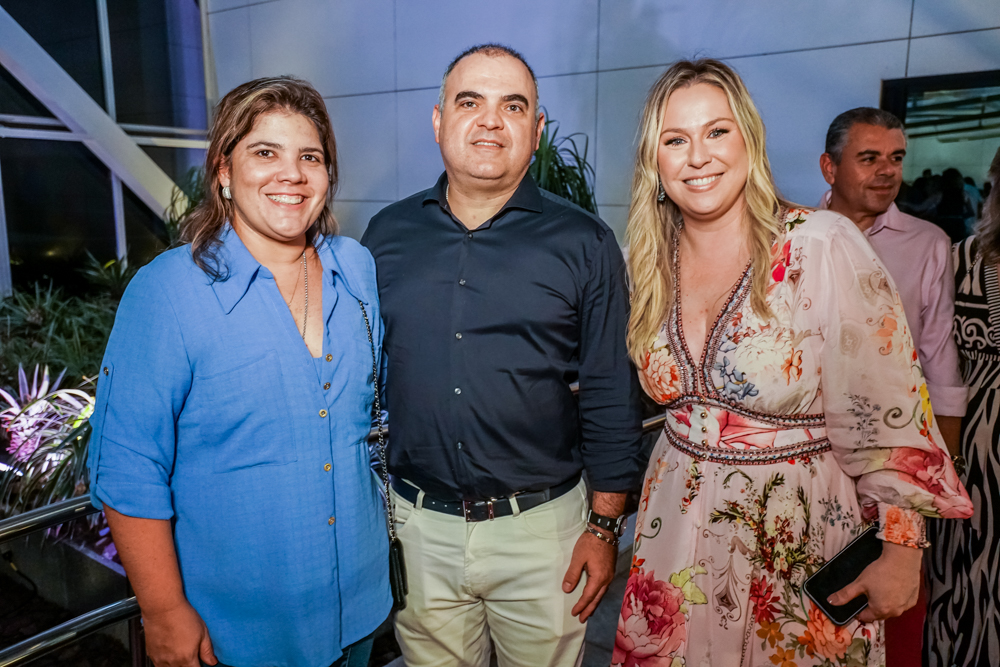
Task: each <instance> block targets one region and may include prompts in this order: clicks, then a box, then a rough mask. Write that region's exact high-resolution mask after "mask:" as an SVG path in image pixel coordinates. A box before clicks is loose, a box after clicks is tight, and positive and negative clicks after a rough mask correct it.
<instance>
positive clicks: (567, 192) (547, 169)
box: [528, 114, 597, 213]
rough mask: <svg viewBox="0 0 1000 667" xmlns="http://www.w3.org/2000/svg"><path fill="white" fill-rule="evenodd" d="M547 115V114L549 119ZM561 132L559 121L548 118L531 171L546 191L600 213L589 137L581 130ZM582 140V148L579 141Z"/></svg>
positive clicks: (536, 181)
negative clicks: (595, 192) (590, 158)
mask: <svg viewBox="0 0 1000 667" xmlns="http://www.w3.org/2000/svg"><path fill="white" fill-rule="evenodd" d="M547 117H548V114H546V118H547ZM558 135H559V121H555V120H546V121H545V128H544V129H543V130H542V139H541V141H540V142H539V144H538V150H536V151H535V160H534V162H532V163H531V167H529V168H528V173H529V174H531V177H532V178H534V179H535V183H537V184H538V187H540V188H542V189H543V190H548V191H549V192H551V193H552V194H556V195H559V196H560V197H563V198H565V199H568V200H569V201H571V202H573V203H574V204H576V205H577V206H579V207H580V208H582V209H585V210H587V211H590V212H591V213H597V200H596V199H595V197H594V167H593V166H592V165H591V164H590V163H589V162H587V150H588V148H589V146H590V140H589V139H588V138H587V135H585V134H583V133H582V132H575V133H573V134H571V135H569V136H566V137H560V136H558ZM578 140H579V141H581V142H582V143H583V150H582V151H581V150H580V144H578V143H577V141H578Z"/></svg>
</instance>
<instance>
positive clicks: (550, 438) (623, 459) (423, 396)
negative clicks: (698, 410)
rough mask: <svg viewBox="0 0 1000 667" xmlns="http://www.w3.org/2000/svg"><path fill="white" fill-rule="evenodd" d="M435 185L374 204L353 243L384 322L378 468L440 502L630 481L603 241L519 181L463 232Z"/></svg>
mask: <svg viewBox="0 0 1000 667" xmlns="http://www.w3.org/2000/svg"><path fill="white" fill-rule="evenodd" d="M446 183H447V176H446V175H442V176H441V178H440V179H439V180H438V182H437V185H436V186H435V187H433V188H431V189H430V190H427V191H425V192H421V193H419V194H416V195H414V196H412V197H410V198H408V199H404V200H403V201H400V202H397V203H395V204H393V205H391V206H388V207H386V208H385V209H383V210H382V211H381V212H379V213H378V214H377V215H376V216H375V217H374V218H372V220H371V222H370V223H369V225H368V230H367V231H366V232H365V235H364V238H363V239H362V241H361V242H362V244H364V245H365V246H367V247H368V249H369V250H370V251H371V253H372V255H373V256H374V257H375V264H376V268H377V274H378V288H379V298H380V301H381V304H382V317H383V319H384V321H385V327H386V329H385V331H386V333H385V341H384V346H385V347H384V349H385V351H386V354H387V355H388V383H387V394H388V397H387V400H388V407H389V421H390V423H391V439H390V443H389V448H388V455H389V471H390V472H391V473H392V474H393V475H397V476H400V477H402V478H404V479H407V480H409V481H410V482H412V483H414V484H416V485H417V486H419V487H420V488H421V489H423V490H424V491H425V492H426V493H428V494H430V495H432V496H435V497H439V498H444V499H460V498H466V499H483V498H489V497H501V496H508V495H511V494H513V493H516V492H520V491H537V490H541V489H545V488H548V487H551V486H554V485H557V484H559V483H561V482H564V481H567V480H569V479H571V478H574V477H576V476H579V474H580V471H581V470H582V469H586V470H587V475H588V478H589V480H590V483H591V486H592V487H593V488H594V489H595V490H597V491H606V492H622V491H627V490H629V489H631V488H632V487H633V485H634V484H635V483H636V481H637V478H638V476H639V474H641V472H642V469H643V467H644V463H645V462H644V461H642V460H641V455H640V451H639V440H640V435H641V417H640V412H639V403H638V380H637V377H636V374H635V370H634V368H633V367H632V365H631V363H630V361H629V357H628V353H627V351H626V346H625V334H626V326H627V322H628V312H629V303H628V292H627V288H626V283H625V268H624V262H623V258H622V253H621V249H620V248H619V247H618V243H617V242H616V240H615V236H614V234H613V233H612V232H611V230H610V229H609V228H608V227H607V225H605V224H604V223H603V222H602V221H601V220H600V219H599V218H597V217H596V216H594V215H591V214H590V213H587V212H585V211H583V210H582V209H580V208H578V207H576V206H574V205H572V204H570V203H569V202H567V201H566V200H564V199H562V198H560V197H557V196H555V195H552V194H550V193H547V192H543V191H541V190H539V189H538V187H537V186H536V185H535V183H534V181H533V180H532V179H531V177H530V176H526V177H525V178H524V180H523V181H522V182H521V184H520V186H518V189H517V190H516V191H515V193H514V194H513V196H512V197H511V198H510V200H509V201H508V202H507V203H506V204H505V205H504V206H503V208H502V209H501V210H500V211H499V212H498V213H497V214H496V215H495V216H493V218H491V219H490V220H488V221H487V222H485V223H484V224H482V225H481V226H480V227H478V228H476V229H474V230H469V229H467V228H466V227H465V226H464V225H463V224H462V223H461V222H460V221H459V220H458V219H457V218H455V217H454V216H453V215H452V214H451V212H450V210H449V207H448V204H447V201H446V197H445V185H446ZM576 381H579V383H580V393H579V402H578V401H577V399H576V398H574V396H573V394H572V391H571V389H570V383H572V382H576Z"/></svg>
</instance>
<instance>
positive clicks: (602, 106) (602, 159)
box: [597, 67, 663, 211]
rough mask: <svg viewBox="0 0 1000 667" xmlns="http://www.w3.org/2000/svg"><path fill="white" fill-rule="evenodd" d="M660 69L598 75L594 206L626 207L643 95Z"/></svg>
mask: <svg viewBox="0 0 1000 667" xmlns="http://www.w3.org/2000/svg"><path fill="white" fill-rule="evenodd" d="M661 74H663V68H660V67H646V68H642V69H629V70H620V71H617V72H601V73H600V74H599V75H598V96H597V204H598V206H600V207H601V210H602V211H603V210H604V206H605V205H606V204H619V205H624V206H627V205H628V203H629V187H630V186H631V183H632V169H633V166H634V163H635V149H636V142H635V138H636V128H638V127H639V120H640V118H641V115H642V106H643V104H644V103H645V101H646V93H647V92H648V91H649V88H650V87H651V86H652V85H653V82H654V81H656V79H657V78H658V77H659V76H660V75H661Z"/></svg>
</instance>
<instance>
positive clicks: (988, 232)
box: [976, 148, 1000, 264]
mask: <svg viewBox="0 0 1000 667" xmlns="http://www.w3.org/2000/svg"><path fill="white" fill-rule="evenodd" d="M987 178H989V180H990V182H991V183H992V184H993V187H992V188H991V189H990V195H989V196H988V197H987V198H986V201H985V202H983V219H982V220H980V221H979V224H978V225H976V245H977V246H979V248H978V250H979V254H980V255H982V257H983V261H984V262H986V263H987V264H1000V187H998V186H1000V148H998V149H997V152H996V155H994V156H993V162H992V163H991V164H990V171H989V175H988V176H987Z"/></svg>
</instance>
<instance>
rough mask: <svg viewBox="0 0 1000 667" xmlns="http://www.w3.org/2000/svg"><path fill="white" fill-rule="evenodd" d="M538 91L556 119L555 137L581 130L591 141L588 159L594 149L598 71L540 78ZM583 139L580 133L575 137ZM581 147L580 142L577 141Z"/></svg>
mask: <svg viewBox="0 0 1000 667" xmlns="http://www.w3.org/2000/svg"><path fill="white" fill-rule="evenodd" d="M538 95H539V99H540V101H541V103H542V106H543V107H545V110H546V111H547V112H548V114H549V118H550V119H554V120H557V121H559V130H558V134H557V135H556V136H557V137H566V136H569V135H571V134H573V133H574V132H583V133H584V134H586V135H587V138H588V139H589V141H590V149H589V152H588V155H587V159H588V160H589V161H590V163H591V164H593V162H594V155H595V153H596V151H597V141H596V134H597V75H596V74H574V75H572V76H555V77H547V78H544V79H539V81H538ZM577 139H582V137H577ZM577 146H578V147H579V149H580V150H581V151H582V150H583V143H582V142H581V141H577Z"/></svg>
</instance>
